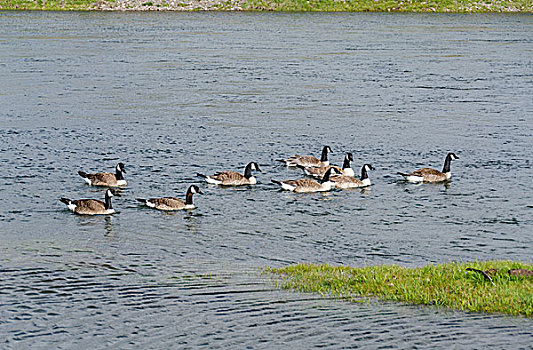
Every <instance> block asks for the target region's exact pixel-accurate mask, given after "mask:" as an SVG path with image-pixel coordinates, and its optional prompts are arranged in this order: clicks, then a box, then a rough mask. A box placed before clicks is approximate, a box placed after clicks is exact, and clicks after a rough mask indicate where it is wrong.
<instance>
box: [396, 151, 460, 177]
mask: <svg viewBox="0 0 533 350" xmlns="http://www.w3.org/2000/svg"><path fill="white" fill-rule="evenodd" d="M456 159H459V157H458V156H457V155H456V154H455V153H453V152H450V153H448V154H447V155H446V159H445V160H444V167H443V168H442V171H438V170H437V169H433V168H422V169H418V170H415V171H413V172H411V173H402V172H398V174H399V175H401V176H403V177H404V178H405V180H407V181H409V182H442V181H448V180H450V178H451V177H452V172H451V170H450V164H451V162H452V160H456Z"/></svg>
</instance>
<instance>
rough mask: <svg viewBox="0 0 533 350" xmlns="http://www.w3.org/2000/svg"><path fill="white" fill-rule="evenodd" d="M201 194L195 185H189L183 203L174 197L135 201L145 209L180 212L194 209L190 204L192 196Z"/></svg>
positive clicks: (191, 203)
mask: <svg viewBox="0 0 533 350" xmlns="http://www.w3.org/2000/svg"><path fill="white" fill-rule="evenodd" d="M195 193H198V194H203V193H202V191H200V189H199V188H198V186H196V185H191V186H189V188H188V189H187V194H186V195H185V202H184V201H182V200H181V199H179V198H176V197H163V198H149V199H140V198H138V199H137V201H139V202H141V203H144V204H145V205H146V206H147V207H150V208H155V209H159V210H181V209H194V208H196V207H195V206H194V204H193V202H192V196H193V194H195Z"/></svg>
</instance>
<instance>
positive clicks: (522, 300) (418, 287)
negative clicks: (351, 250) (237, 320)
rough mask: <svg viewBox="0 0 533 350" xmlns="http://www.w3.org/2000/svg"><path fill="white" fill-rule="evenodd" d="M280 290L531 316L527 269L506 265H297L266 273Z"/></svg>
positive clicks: (532, 268)
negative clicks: (357, 266)
mask: <svg viewBox="0 0 533 350" xmlns="http://www.w3.org/2000/svg"><path fill="white" fill-rule="evenodd" d="M267 271H268V272H269V273H270V274H272V276H273V277H274V279H275V280H276V281H277V283H278V284H279V285H280V286H281V287H282V288H285V289H292V290H297V291H301V292H315V293H320V294H322V295H324V296H333V297H339V298H344V299H347V300H351V301H361V300H365V299H366V298H369V297H371V298H378V299H381V300H389V301H399V302H407V303H413V304H421V305H434V306H438V307H446V308H450V309H458V310H465V311H466V310H467V311H477V312H490V313H506V314H511V315H523V316H527V317H533V265H532V264H523V263H518V262H512V261H487V262H475V263H450V264H443V265H429V266H424V267H420V268H412V269H411V268H404V267H400V266H396V265H387V266H372V267H363V268H354V267H346V266H330V265H315V264H298V265H292V266H288V267H284V268H280V269H268V270H267Z"/></svg>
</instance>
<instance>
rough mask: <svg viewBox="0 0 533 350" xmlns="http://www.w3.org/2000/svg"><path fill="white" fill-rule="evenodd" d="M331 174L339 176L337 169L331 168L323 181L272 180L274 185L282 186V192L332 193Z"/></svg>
mask: <svg viewBox="0 0 533 350" xmlns="http://www.w3.org/2000/svg"><path fill="white" fill-rule="evenodd" d="M331 174H338V171H337V169H335V168H331V169H328V170H327V171H326V174H324V177H323V178H322V180H320V182H319V181H316V180H312V179H300V180H285V181H277V180H271V181H272V182H273V183H275V184H278V185H280V186H281V189H282V190H286V191H292V192H298V193H309V192H324V191H330V190H331V189H332V188H333V185H334V183H333V182H331V180H330V176H331Z"/></svg>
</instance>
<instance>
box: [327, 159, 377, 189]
mask: <svg viewBox="0 0 533 350" xmlns="http://www.w3.org/2000/svg"><path fill="white" fill-rule="evenodd" d="M370 170H374V168H373V167H372V165H370V164H365V165H363V167H362V168H361V179H356V178H355V177H353V176H346V175H334V176H331V181H333V182H334V183H335V188H340V189H350V188H360V187H367V186H370V185H371V182H370V179H369V178H368V171H370Z"/></svg>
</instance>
